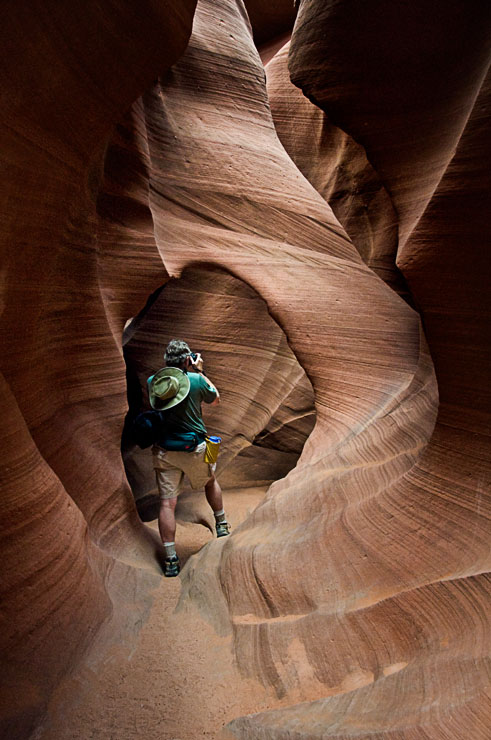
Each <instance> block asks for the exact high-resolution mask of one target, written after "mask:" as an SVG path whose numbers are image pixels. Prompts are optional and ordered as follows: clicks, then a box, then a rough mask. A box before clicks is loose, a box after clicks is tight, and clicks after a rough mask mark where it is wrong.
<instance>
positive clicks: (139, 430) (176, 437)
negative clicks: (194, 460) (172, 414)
mask: <svg viewBox="0 0 491 740" xmlns="http://www.w3.org/2000/svg"><path fill="white" fill-rule="evenodd" d="M131 439H132V441H133V442H134V443H135V444H137V445H138V447H141V449H142V450H145V449H147V447H151V446H152V445H154V444H157V443H158V444H159V446H160V447H162V448H163V449H165V450H176V451H182V452H192V451H193V450H194V449H195V448H196V447H197V445H199V444H200V442H203V441H204V436H203V437H201V436H200V435H199V434H196V433H195V432H171V433H168V432H167V433H166V427H165V416H164V413H163V412H162V411H143V412H142V413H141V414H138V416H135V418H134V419H133V421H132V423H131Z"/></svg>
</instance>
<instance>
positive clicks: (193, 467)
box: [152, 442, 216, 499]
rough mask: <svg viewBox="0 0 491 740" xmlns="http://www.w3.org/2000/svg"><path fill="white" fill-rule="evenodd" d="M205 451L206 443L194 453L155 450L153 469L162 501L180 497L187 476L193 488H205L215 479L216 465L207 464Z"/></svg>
mask: <svg viewBox="0 0 491 740" xmlns="http://www.w3.org/2000/svg"><path fill="white" fill-rule="evenodd" d="M205 450H206V442H202V443H201V444H199V445H198V446H197V447H196V449H195V450H193V452H175V451H173V450H162V449H160V447H154V448H153V450H152V452H153V467H154V469H155V476H156V478H157V487H158V489H159V494H160V498H161V499H163V498H175V497H176V496H178V495H179V494H180V493H181V491H182V488H183V484H184V476H185V475H186V476H187V477H188V478H189V482H190V483H191V487H192V488H203V486H204V485H205V483H208V481H209V480H210V478H212V477H213V474H214V472H215V469H216V464H214V465H209V464H208V463H205Z"/></svg>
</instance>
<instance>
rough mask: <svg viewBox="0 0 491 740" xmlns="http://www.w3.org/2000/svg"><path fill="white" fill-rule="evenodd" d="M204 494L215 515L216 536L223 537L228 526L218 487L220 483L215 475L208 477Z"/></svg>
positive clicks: (228, 528)
mask: <svg viewBox="0 0 491 740" xmlns="http://www.w3.org/2000/svg"><path fill="white" fill-rule="evenodd" d="M205 494H206V500H207V501H208V503H209V504H210V506H211V508H212V509H213V513H214V515H215V524H216V531H217V537H224V536H225V535H227V534H229V531H230V527H229V525H228V523H227V519H226V517H225V511H224V509H223V497H222V489H221V488H220V484H219V482H218V481H217V479H216V478H215V476H213V478H210V480H209V481H208V483H207V484H206V485H205Z"/></svg>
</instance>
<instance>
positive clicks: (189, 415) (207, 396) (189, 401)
mask: <svg viewBox="0 0 491 740" xmlns="http://www.w3.org/2000/svg"><path fill="white" fill-rule="evenodd" d="M187 376H188V378H189V382H190V384H191V387H190V389H189V393H188V395H187V396H186V398H185V399H184V401H181V403H178V404H177V406H174V408H172V409H169V410H168V411H163V412H162V415H163V417H164V420H165V428H166V431H167V432H170V433H172V432H196V433H197V434H199V435H200V437H202V438H203V439H204V438H205V436H206V428H205V425H204V424H203V417H202V416H201V402H202V401H204V402H205V403H212V402H213V401H214V400H215V398H216V397H217V392H216V390H215V389H214V388H212V387H211V385H209V384H208V383H207V382H206V380H205V379H204V378H203V376H202V375H200V374H199V373H187Z"/></svg>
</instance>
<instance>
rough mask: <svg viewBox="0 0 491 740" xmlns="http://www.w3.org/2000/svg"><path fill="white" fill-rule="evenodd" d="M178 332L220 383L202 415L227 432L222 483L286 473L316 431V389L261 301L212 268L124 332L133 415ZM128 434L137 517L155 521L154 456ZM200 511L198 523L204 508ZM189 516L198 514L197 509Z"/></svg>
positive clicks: (248, 482) (196, 270)
mask: <svg viewBox="0 0 491 740" xmlns="http://www.w3.org/2000/svg"><path fill="white" fill-rule="evenodd" d="M174 336H177V337H185V338H186V341H187V342H188V343H189V344H190V346H192V347H194V348H196V349H198V350H199V351H200V352H201V353H202V354H203V357H204V358H206V372H207V373H208V374H209V375H210V377H212V378H213V379H214V382H215V383H216V385H217V387H218V388H219V389H220V395H221V397H222V403H221V404H220V406H219V407H217V408H215V409H213V408H209V409H206V408H205V412H206V422H207V425H209V427H210V429H211V430H212V432H213V433H217V434H220V436H221V437H222V449H221V452H220V456H219V459H218V465H217V477H218V479H219V480H220V482H221V484H222V487H225V488H226V489H231V488H234V489H237V488H245V487H254V486H263V487H264V486H269V485H270V484H271V483H272V482H273V481H275V480H277V479H279V478H283V477H284V476H286V475H287V473H288V472H289V471H290V470H291V469H292V468H293V467H294V466H295V463H296V461H297V459H298V457H299V455H300V453H301V451H302V448H303V446H304V444H305V441H306V439H307V437H308V436H309V434H310V432H311V431H312V429H313V426H314V423H315V409H314V394H313V391H312V386H311V385H310V383H309V380H308V378H307V376H306V375H305V372H304V370H303V368H302V367H301V366H300V365H299V363H298V361H297V359H296V358H295V355H294V354H293V352H292V351H291V349H290V348H289V346H288V343H287V340H286V336H285V334H284V332H283V331H282V330H281V328H280V327H279V326H278V324H277V323H276V322H275V321H274V320H273V319H272V318H271V316H270V315H269V314H268V310H267V306H266V304H265V302H264V301H263V300H262V299H261V297H260V296H259V295H258V294H257V293H256V292H255V291H254V290H252V289H251V288H250V287H249V286H248V285H246V284H245V283H243V282H242V281H240V280H238V279H237V278H235V277H234V276H233V275H232V274H230V273H227V272H225V271H224V270H221V269H220V268H218V267H216V266H213V265H193V266H191V267H188V268H186V269H185V270H184V271H183V273H182V275H181V277H180V278H179V279H171V280H170V281H169V282H168V283H166V285H165V286H164V287H163V288H162V289H161V290H159V291H158V294H156V295H154V296H152V297H151V299H150V300H149V302H148V303H147V306H146V307H145V309H143V311H141V312H140V313H139V315H138V316H137V317H136V318H135V319H133V321H131V322H130V323H129V325H128V326H127V327H126V329H125V333H124V336H123V347H124V356H125V361H126V377H127V382H128V405H129V416H128V418H129V419H131V418H133V417H134V416H135V415H136V414H137V413H139V412H140V411H141V410H143V409H146V408H150V406H149V403H148V398H147V387H146V380H147V378H148V377H149V375H151V374H152V373H153V372H155V369H156V368H158V367H161V366H162V364H163V351H164V349H165V346H166V345H167V342H168V341H169V340H170V339H172V338H173V337H174ZM125 432H126V434H125V433H123V440H122V453H123V460H124V463H125V469H126V475H127V477H128V481H129V483H130V485H131V488H132V491H133V494H134V496H135V500H136V503H137V508H138V511H139V513H140V516H141V517H142V518H143V520H144V521H150V520H151V519H155V518H156V511H157V508H158V495H157V491H156V483H155V476H154V473H153V469H152V460H151V455H150V454H149V452H148V450H140V449H139V448H138V447H137V446H136V445H135V444H134V441H133V440H132V437H131V429H130V427H129V425H127V427H126V429H125ZM210 433H211V432H210ZM183 498H185V496H184V497H183V496H181V497H180V500H183ZM179 503H180V501H179V502H178V507H179ZM194 511H195V515H196V517H198V520H202V518H203V513H202V511H201V510H200V509H199V508H196V507H195V509H194ZM178 512H179V509H178ZM187 514H188V516H189V515H191V516H192V514H193V508H192V507H191V511H189V512H187ZM210 521H211V520H210Z"/></svg>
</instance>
